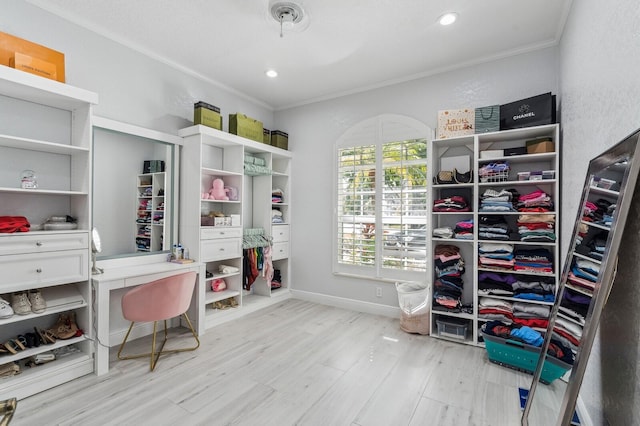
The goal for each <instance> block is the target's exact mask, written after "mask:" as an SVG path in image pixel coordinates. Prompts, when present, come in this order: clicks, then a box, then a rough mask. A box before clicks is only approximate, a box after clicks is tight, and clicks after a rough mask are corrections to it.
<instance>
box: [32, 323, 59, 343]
mask: <svg viewBox="0 0 640 426" xmlns="http://www.w3.org/2000/svg"><path fill="white" fill-rule="evenodd" d="M33 331H35V334H36V337H37V338H38V340H39V344H40V345H49V344H51V343H55V342H56V337H55V336H54V335H53V333H51V332H50V331H49V330H42V329H40V328H37V327H33Z"/></svg>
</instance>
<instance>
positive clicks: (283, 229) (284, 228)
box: [271, 225, 289, 243]
mask: <svg viewBox="0 0 640 426" xmlns="http://www.w3.org/2000/svg"><path fill="white" fill-rule="evenodd" d="M271 232H272V233H273V242H274V243H279V242H282V241H289V225H273V226H272V227H271Z"/></svg>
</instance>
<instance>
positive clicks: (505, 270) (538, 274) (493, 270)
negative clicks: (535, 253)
mask: <svg viewBox="0 0 640 426" xmlns="http://www.w3.org/2000/svg"><path fill="white" fill-rule="evenodd" d="M477 269H478V271H483V272H498V273H504V274H514V275H529V276H534V277H551V278H553V277H555V276H556V274H541V273H540V272H529V271H515V270H513V269H491V268H482V267H478V268H477Z"/></svg>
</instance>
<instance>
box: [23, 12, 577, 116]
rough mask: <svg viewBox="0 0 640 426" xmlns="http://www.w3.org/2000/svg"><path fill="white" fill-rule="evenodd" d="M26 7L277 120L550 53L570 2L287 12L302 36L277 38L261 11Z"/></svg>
mask: <svg viewBox="0 0 640 426" xmlns="http://www.w3.org/2000/svg"><path fill="white" fill-rule="evenodd" d="M28 1H29V2H30V3H33V4H35V5H37V6H40V7H42V8H44V9H46V10H48V11H50V12H53V13H55V14H57V15H60V16H62V17H63V18H66V19H68V20H70V21H72V22H74V23H77V24H79V25H82V26H85V27H87V28H89V29H91V30H93V31H96V32H98V33H100V34H103V35H105V36H107V37H110V38H112V39H114V40H116V41H119V42H121V43H123V44H126V45H127V46H130V47H132V48H134V49H136V50H138V51H140V52H143V53H146V54H149V55H151V56H153V57H155V58H159V59H161V60H163V61H164V62H167V63H170V64H176V65H179V66H180V67H182V68H187V69H189V70H191V71H192V72H194V73H195V74H197V75H200V76H203V77H204V78H206V79H208V80H211V81H215V82H217V83H218V84H220V85H223V86H225V87H229V88H232V89H234V90H235V91H237V92H240V93H243V94H245V95H246V96H248V97H250V98H252V99H255V100H257V101H259V102H260V103H262V104H264V105H266V106H269V107H271V108H273V109H284V108H287V107H290V106H295V105H301V104H305V103H309V102H314V101H317V100H321V99H327V98H331V97H335V96H339V95H343V94H346V93H353V92H357V91H361V90H365V89H368V88H373V87H379V86H384V85H387V84H390V83H394V82H398V81H404V80H409V79H412V78H416V77H420V76H425V75H429V74H434V73H436V72H442V71H446V70H448V69H453V68H456V67H460V66H463V65H470V64H474V63H479V62H483V61H487V60H491V59H497V58H501V57H505V56H509V55H513V54H517V53H521V52H526V51H529V50H534V49H538V48H542V47H546V46H551V45H554V44H556V43H557V42H558V40H559V37H560V36H561V34H562V29H563V26H564V23H565V20H566V16H567V14H568V11H569V9H570V5H571V1H572V0H535V1H524V0H482V1H479V0H295V1H297V2H298V3H299V4H301V5H302V6H303V8H304V10H305V13H306V17H307V18H308V21H307V20H305V21H306V22H305V26H306V28H305V29H304V30H295V29H294V30H293V31H291V32H289V33H287V32H285V35H284V37H283V38H280V33H279V32H280V27H279V24H278V23H277V22H276V21H275V20H273V18H272V17H271V16H270V13H269V4H270V1H271V2H272V1H273V0H28ZM447 11H455V12H457V13H458V14H459V18H458V21H457V22H456V23H454V24H453V25H450V26H448V27H442V26H440V25H439V24H437V23H436V20H437V18H438V17H439V16H440V15H442V14H443V13H444V12H447ZM269 68H273V69H276V70H277V71H278V73H279V76H278V77H277V78H276V79H269V78H268V77H266V76H265V74H264V73H265V71H266V70H267V69H269Z"/></svg>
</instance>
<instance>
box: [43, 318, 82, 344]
mask: <svg viewBox="0 0 640 426" xmlns="http://www.w3.org/2000/svg"><path fill="white" fill-rule="evenodd" d="M49 331H50V332H51V334H53V335H54V336H55V337H56V339H61V340H65V339H71V338H72V337H75V336H76V333H77V332H78V325H77V324H76V314H75V312H66V313H62V314H60V315H59V316H58V321H57V322H56V324H55V325H54V326H53V327H52V328H51V329H50V330H49Z"/></svg>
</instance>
